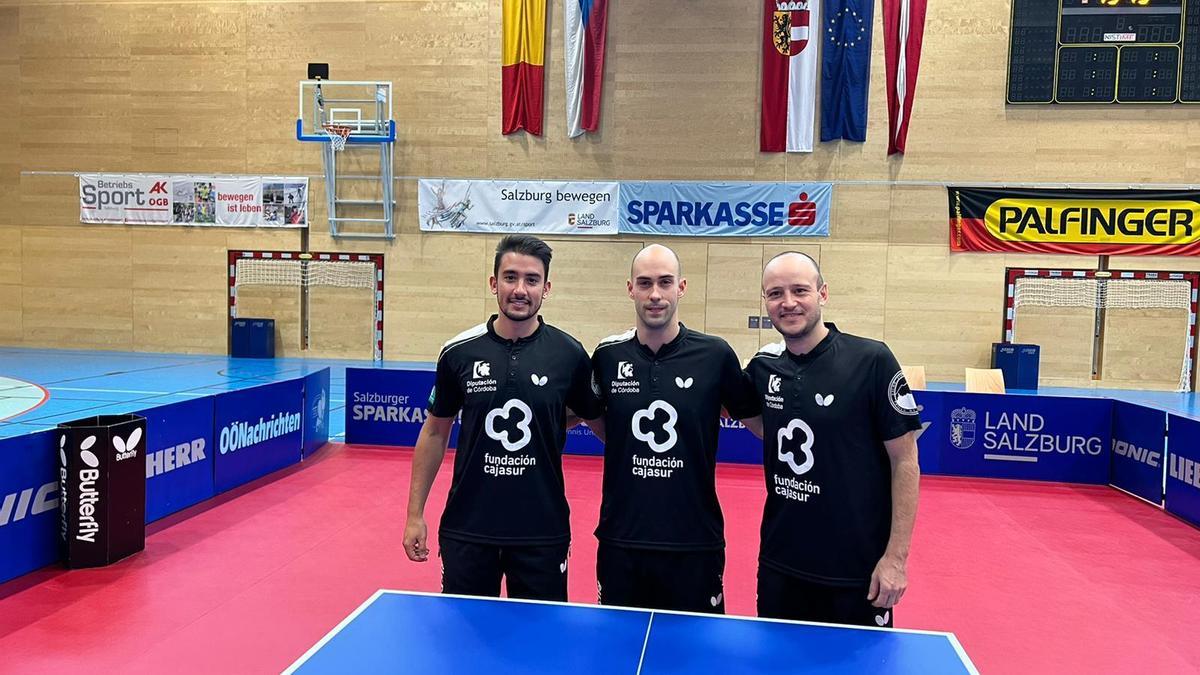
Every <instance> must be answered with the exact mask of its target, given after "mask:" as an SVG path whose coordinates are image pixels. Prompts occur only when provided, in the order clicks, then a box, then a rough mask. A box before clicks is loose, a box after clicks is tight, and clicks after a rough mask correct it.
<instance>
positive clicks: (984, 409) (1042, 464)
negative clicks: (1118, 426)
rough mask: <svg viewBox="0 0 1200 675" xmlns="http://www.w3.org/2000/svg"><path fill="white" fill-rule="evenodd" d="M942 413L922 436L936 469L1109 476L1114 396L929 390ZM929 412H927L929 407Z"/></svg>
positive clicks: (1099, 480)
mask: <svg viewBox="0 0 1200 675" xmlns="http://www.w3.org/2000/svg"><path fill="white" fill-rule="evenodd" d="M939 396H940V397H941V399H942V400H941V402H940V407H941V413H940V415H941V416H940V418H939V419H936V420H933V424H931V425H930V427H929V428H928V429H927V430H926V432H925V433H923V434H922V435H921V438H920V440H919V443H920V444H925V445H927V446H928V448H927V450H926V452H929V451H931V450H933V448H934V447H936V448H937V451H938V455H939V456H938V459H937V470H938V472H940V473H943V474H949V475H955V476H978V477H983V478H1014V479H1022V480H1049V481H1062V482H1067V483H1096V484H1105V483H1107V482H1108V473H1109V457H1108V455H1109V447H1110V445H1111V439H1112V401H1109V400H1107V399H1092V398H1065V397H1060V396H1020V395H1014V394H967V393H958V392H923V394H922V395H921V397H920V398H919V399H918V400H919V401H921V402H923V403H924V404H925V405H926V406H928V407H929V408H930V409H931V410H932V409H933V408H934V406H936V405H937V404H935V403H934V401H933V398H935V397H939ZM922 414H924V413H922Z"/></svg>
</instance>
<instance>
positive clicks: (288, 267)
mask: <svg viewBox="0 0 1200 675" xmlns="http://www.w3.org/2000/svg"><path fill="white" fill-rule="evenodd" d="M255 286H258V287H262V286H275V287H290V288H296V289H297V290H299V291H300V293H301V302H302V304H303V305H304V307H307V305H308V294H309V291H310V290H311V289H313V288H317V287H327V288H346V289H365V290H367V291H369V292H370V297H371V303H370V305H371V308H372V309H371V314H370V316H369V317H368V316H363V319H362V320H363V321H364V323H365V322H367V321H368V320H369V322H370V326H371V330H372V334H373V337H374V346H373V349H372V352H373V354H374V358H375V360H377V361H378V360H382V358H383V256H382V255H379V254H373V253H316V252H314V253H306V252H300V251H230V252H229V318H230V319H235V318H237V311H238V292H239V290H244V289H246V288H250V287H255ZM364 314H365V312H364ZM306 321H307V311H302V322H306ZM302 334H303V335H304V336H305V338H304V345H302V346H303V347H304V348H307V337H306V336H307V335H308V327H307V325H305V326H303V327H302Z"/></svg>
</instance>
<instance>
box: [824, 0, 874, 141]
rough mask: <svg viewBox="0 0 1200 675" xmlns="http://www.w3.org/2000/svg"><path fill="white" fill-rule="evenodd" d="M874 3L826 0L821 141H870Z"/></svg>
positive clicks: (866, 0) (851, 0)
mask: <svg viewBox="0 0 1200 675" xmlns="http://www.w3.org/2000/svg"><path fill="white" fill-rule="evenodd" d="M874 5H875V3H874V0H825V7H824V10H823V14H824V15H825V31H824V33H825V38H824V39H825V44H824V45H823V47H822V50H821V140H822V141H833V140H837V139H839V138H844V139H846V140H848V141H858V142H859V143H861V142H863V141H865V140H867V83H868V82H870V80H871V19H872V15H873V13H874Z"/></svg>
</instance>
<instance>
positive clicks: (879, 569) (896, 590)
mask: <svg viewBox="0 0 1200 675" xmlns="http://www.w3.org/2000/svg"><path fill="white" fill-rule="evenodd" d="M906 566H907V562H906V561H905V560H904V559H903V558H899V557H897V556H893V555H887V554H885V555H884V556H883V557H882V558H880V559H879V562H878V563H877V564H876V565H875V571H874V572H872V573H871V589H870V591H869V592H868V593H867V600H870V601H871V604H872V605H874V606H875V607H885V608H886V607H893V606H895V605H896V603H898V602H900V597H901V596H903V595H904V591H905V590H906V589H907V588H908V573H907V572H906V571H905V567H906Z"/></svg>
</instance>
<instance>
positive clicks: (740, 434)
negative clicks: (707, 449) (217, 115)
mask: <svg viewBox="0 0 1200 675" xmlns="http://www.w3.org/2000/svg"><path fill="white" fill-rule="evenodd" d="M717 461H718V462H732V463H736V464H762V461H763V449H762V441H760V440H758V437H757V436H755V435H754V434H752V433H750V430H749V429H747V428H746V425H744V424H742V423H741V422H739V421H738V420H735V419H733V418H731V417H727V416H725V415H721V429H720V431H719V432H718V434H717Z"/></svg>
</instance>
